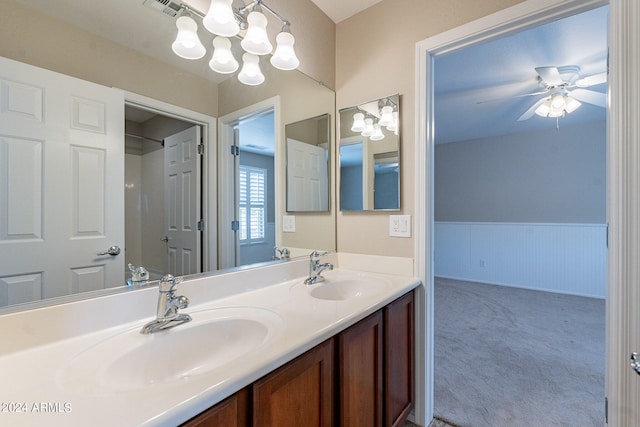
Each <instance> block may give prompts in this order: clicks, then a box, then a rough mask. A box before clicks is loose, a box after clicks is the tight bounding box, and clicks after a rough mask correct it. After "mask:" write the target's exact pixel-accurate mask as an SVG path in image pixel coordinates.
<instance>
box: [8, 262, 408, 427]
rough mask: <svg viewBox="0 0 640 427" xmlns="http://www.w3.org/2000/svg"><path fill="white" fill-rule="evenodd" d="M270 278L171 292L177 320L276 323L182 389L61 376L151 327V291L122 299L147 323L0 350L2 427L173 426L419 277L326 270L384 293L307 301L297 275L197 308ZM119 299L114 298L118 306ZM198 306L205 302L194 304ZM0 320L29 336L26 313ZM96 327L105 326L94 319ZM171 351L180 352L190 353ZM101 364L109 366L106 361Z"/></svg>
mask: <svg viewBox="0 0 640 427" xmlns="http://www.w3.org/2000/svg"><path fill="white" fill-rule="evenodd" d="M336 261H337V260H336ZM344 264H346V263H344ZM291 265H292V268H293V267H295V268H293V270H292V271H294V272H295V273H299V272H300V268H301V265H297V266H295V265H294V264H291ZM303 265H304V264H303ZM275 268H276V269H278V268H279V269H280V270H282V268H286V267H283V266H282V265H280V266H279V267H275ZM280 270H273V271H280ZM378 270H380V268H378ZM391 270H393V269H391ZM271 271H272V270H268V269H267V270H262V273H260V272H258V273H256V272H253V273H247V274H245V275H243V274H242V272H237V273H232V275H230V276H227V277H214V278H200V279H196V280H194V281H193V283H191V281H186V282H184V283H182V284H180V285H179V286H178V294H180V295H186V296H188V297H189V298H190V299H191V305H190V306H189V307H188V308H187V309H185V310H182V312H186V313H189V314H191V315H192V317H193V321H192V323H194V324H195V323H196V322H198V320H199V318H200V315H201V314H200V313H202V312H203V310H211V309H222V308H230V307H256V308H260V309H263V310H267V311H269V312H272V313H274V314H275V315H276V317H278V318H279V319H281V327H280V328H279V330H278V333H277V334H276V335H275V336H274V337H272V339H271V340H270V341H269V342H267V343H265V344H264V345H262V346H261V347H259V349H258V350H256V351H252V352H250V353H249V354H246V355H244V356H241V357H238V358H237V359H235V360H232V361H231V362H229V363H227V364H225V365H223V366H222V367H220V368H217V369H213V370H211V371H209V372H205V373H202V374H200V375H194V376H190V377H188V378H187V379H184V380H181V381H172V382H168V383H166V384H162V383H156V384H153V385H149V386H145V387H142V388H139V389H126V388H122V389H118V388H114V389H111V388H109V387H97V386H92V385H91V383H92V382H93V381H94V379H93V374H92V373H91V372H88V373H87V378H86V381H87V384H88V385H87V386H86V387H72V386H69V385H68V384H67V383H66V382H65V381H64V378H63V375H64V374H63V372H64V368H65V367H69V366H70V365H72V364H73V363H74V360H76V359H75V358H76V356H77V355H78V354H80V353H82V352H83V351H84V350H86V349H88V348H91V347H93V346H96V345H98V344H100V343H103V342H104V341H105V340H107V339H108V338H110V337H113V336H115V335H118V334H120V333H122V332H123V331H126V330H130V329H132V328H135V329H138V328H141V327H142V325H144V324H145V323H146V322H148V321H149V320H152V319H153V317H154V316H153V314H154V310H153V308H150V307H155V302H153V304H151V301H153V300H154V299H155V298H157V290H156V289H145V290H140V291H141V294H144V295H143V296H137V297H135V298H134V297H133V295H134V294H135V292H134V293H132V295H130V297H131V299H132V301H138V299H136V298H142V299H140V301H144V307H137V308H138V309H139V311H140V312H142V311H144V312H146V313H147V314H150V315H151V316H147V317H143V318H136V319H134V320H131V321H128V322H126V323H120V324H114V325H111V326H108V327H104V328H101V329H98V330H95V331H92V332H83V331H82V330H80V332H81V333H78V334H76V335H70V336H67V337H65V336H64V335H61V338H60V339H56V340H54V341H50V339H49V340H48V341H50V342H43V343H39V342H38V339H36V338H33V337H31V338H30V339H31V341H29V339H26V341H28V343H19V344H20V345H16V347H17V348H15V349H12V350H11V351H9V352H0V378H2V386H1V387H0V405H1V406H0V425H11V426H36V425H37V426H44V425H46V426H57V425H64V426H87V425H91V426H110V427H111V426H114V425H117V426H172V425H177V424H180V423H182V422H184V421H186V420H188V419H190V418H191V417H193V416H195V415H197V414H198V413H200V412H202V411H204V410H206V409H207V408H209V407H211V406H212V405H214V404H215V403H217V402H219V401H221V400H223V399H224V398H225V397H227V396H229V395H231V394H233V393H234V392H236V391H238V390H240V389H241V388H243V387H244V386H246V385H248V384H251V383H252V382H253V381H255V380H257V379H259V378H260V377H262V376H264V375H265V374H267V373H268V372H270V371H272V370H274V369H275V368H277V367H279V366H281V365H283V364H284V363H286V362H288V361H290V360H292V359H293V358H295V357H296V356H298V355H300V354H302V353H304V352H305V351H307V350H309V349H310V348H312V347H314V346H315V345H317V344H319V343H321V342H322V341H324V340H326V339H327V338H330V337H331V336H333V335H335V334H337V333H338V332H340V331H342V330H344V329H345V328H347V327H348V326H350V325H352V324H354V323H356V322H357V321H359V320H361V319H363V318H364V317H366V316H368V315H369V314H371V313H373V312H375V311H376V310H378V309H380V308H382V307H384V306H385V305H387V304H388V303H390V302H392V301H393V300H395V299H397V298H398V297H400V296H402V295H404V294H405V293H407V292H408V291H410V290H411V289H413V288H415V287H416V286H418V285H419V280H418V279H416V278H413V277H411V276H408V275H397V274H382V273H379V272H375V273H371V272H363V271H361V270H352V269H347V268H342V267H340V268H337V269H335V270H334V271H326V272H324V273H323V275H324V276H326V277H327V278H328V279H329V280H331V279H334V280H337V279H338V278H340V279H349V278H362V277H365V278H366V277H370V278H378V279H382V280H385V281H386V283H388V286H386V287H385V288H384V289H383V290H381V291H380V292H378V293H376V294H374V295H372V296H369V297H366V296H358V297H354V298H350V299H348V300H342V301H340V300H338V301H335V300H322V299H317V298H313V297H310V296H309V295H308V290H309V288H307V287H306V286H305V285H304V284H302V282H303V280H304V278H305V277H304V276H298V277H296V278H293V279H291V278H289V279H287V280H284V281H279V282H277V283H273V284H268V285H264V286H263V287H260V286H259V285H253V284H248V285H247V283H245V284H244V285H242V286H236V288H237V289H238V290H239V292H236V293H234V292H231V291H229V290H228V289H226V290H225V289H223V288H224V286H220V287H219V289H220V290H221V291H220V292H218V293H217V295H215V296H214V297H213V298H210V299H207V300H204V295H205V294H206V293H207V292H209V290H208V289H210V288H211V287H212V283H213V282H220V283H222V281H225V283H228V282H230V281H232V282H234V281H235V282H237V281H238V280H240V281H242V280H251V281H255V280H256V274H257V277H260V275H261V274H262V277H265V282H269V281H272V280H274V279H273V278H272V277H286V275H282V274H281V273H277V274H275V275H273V274H272V275H271V276H270V277H271V278H270V279H269V280H267V279H266V277H267V276H269V275H270V274H271V273H270V272H271ZM251 274H253V275H251ZM290 274H293V273H290ZM314 286H315V285H314ZM142 291H144V292H142ZM122 298H123V297H118V299H117V300H118V301H119V303H120V304H122ZM202 300H204V301H205V302H203V303H200V304H198V303H197V302H198V301H202ZM77 304H82V303H77ZM140 304H142V303H140ZM134 308H136V307H134ZM75 309H77V307H76V308H75ZM85 310H87V309H85ZM104 310H105V311H106V312H107V315H110V316H114V315H115V316H117V312H118V311H117V308H116V309H114V308H113V307H106V308H105V309H104ZM149 310H151V312H149ZM49 311H50V312H47V309H44V313H34V316H35V318H36V320H38V321H41V319H42V318H46V317H47V316H48V317H49V322H53V323H55V322H57V321H58V320H60V318H61V317H62V316H60V315H56V314H57V313H58V312H56V311H51V310H49ZM89 311H90V310H89ZM45 315H47V316H45ZM52 315H53V316H55V318H52ZM87 315H88V316H95V317H100V316H104V315H105V314H104V313H103V312H101V313H98V312H94V313H87ZM3 317H5V316H0V328H2V330H3V335H7V330H6V329H5V328H6V327H13V328H17V327H19V328H21V329H22V330H21V331H15V334H14V335H13V336H14V337H15V338H16V339H17V340H18V341H20V335H21V334H26V335H29V329H30V328H33V327H34V325H33V324H30V323H29V322H30V321H29V320H25V315H24V314H23V315H21V316H20V322H18V321H17V320H16V319H10V318H6V319H3ZM77 317H78V316H77V314H76V321H77V322H83V320H82V319H80V318H77ZM123 317H125V318H126V317H127V316H123ZM3 320H5V321H4V322H3ZM70 321H73V316H71V315H68V316H65V317H64V322H70ZM64 322H63V323H64ZM95 323H96V324H101V325H102V324H103V323H101V321H100V320H96V321H95ZM48 327H50V326H48ZM180 327H181V326H178V327H176V328H175V329H174V330H177V329H178V328H180ZM71 329H73V327H71ZM36 335H37V334H36ZM47 335H51V334H47ZM145 338H148V336H145V335H140V339H145ZM9 339H11V338H9ZM176 351H180V352H188V351H189V348H180V349H176ZM104 356H105V359H108V356H109V355H108V354H106V355H104ZM149 363H153V360H149ZM95 364H96V370H97V369H98V368H99V367H100V366H101V361H100V360H96V361H95Z"/></svg>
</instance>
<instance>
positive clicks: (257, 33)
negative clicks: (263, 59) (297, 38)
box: [240, 10, 273, 55]
mask: <svg viewBox="0 0 640 427" xmlns="http://www.w3.org/2000/svg"><path fill="white" fill-rule="evenodd" d="M247 22H248V24H249V28H247V33H246V34H245V36H244V39H242V41H241V42H240V45H241V46H242V48H243V49H244V50H246V51H247V52H249V53H252V54H254V55H266V54H268V53H271V51H272V50H273V46H272V45H271V42H270V41H269V37H268V36H267V17H266V16H264V15H263V14H262V13H260V12H258V11H255V10H254V11H253V12H251V13H250V14H249V16H247Z"/></svg>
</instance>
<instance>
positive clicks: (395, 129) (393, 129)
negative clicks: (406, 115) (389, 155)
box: [387, 111, 400, 135]
mask: <svg viewBox="0 0 640 427" xmlns="http://www.w3.org/2000/svg"><path fill="white" fill-rule="evenodd" d="M399 116H400V114H398V112H397V111H394V112H393V113H391V117H393V121H392V122H391V123H390V124H389V125H388V126H387V130H388V131H389V132H396V135H397V134H398V133H397V132H398V127H399V126H400V125H399V124H398V121H399V120H398V119H399Z"/></svg>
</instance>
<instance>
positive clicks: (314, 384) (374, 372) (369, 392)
mask: <svg viewBox="0 0 640 427" xmlns="http://www.w3.org/2000/svg"><path fill="white" fill-rule="evenodd" d="M413 404H414V296H413V291H412V292H409V293H407V294H406V295H404V296H402V297H400V298H398V299H397V300H395V301H394V302H392V303H391V304H389V305H387V306H386V307H384V308H383V309H382V310H379V311H377V312H376V313H374V314H372V315H370V316H369V317H367V318H365V319H364V320H361V321H360V322H358V323H356V324H355V325H353V326H351V327H349V328H348V329H346V330H344V331H343V332H341V333H340V334H338V335H337V337H333V338H331V339H329V340H327V341H325V342H323V343H322V344H319V345H318V346H316V347H314V348H313V349H311V350H309V351H307V352H306V353H304V354H303V355H301V356H299V357H297V358H296V359H294V360H292V361H291V362H289V363H287V364H286V365H284V366H282V367H280V368H278V369H276V370H275V371H273V372H271V373H269V374H267V375H266V376H264V377H263V378H261V379H259V380H258V381H256V382H254V383H253V384H252V385H249V386H247V387H246V388H245V389H243V390H241V391H239V392H238V393H236V394H234V395H233V396H231V397H229V398H228V399H226V400H224V401H223V402H221V403H219V404H217V405H215V406H214V407H212V408H210V409H209V410H207V411H205V412H203V413H202V414H200V415H198V416H196V417H194V418H193V419H191V420H189V421H188V422H187V423H185V424H183V426H187V427H196V426H198V427H251V426H253V427H298V426H305V427H307V426H311V427H331V426H340V427H346V426H348V427H382V426H384V427H399V426H401V425H402V424H403V423H404V422H405V420H406V418H407V416H408V415H409V413H410V412H411V410H412V409H413Z"/></svg>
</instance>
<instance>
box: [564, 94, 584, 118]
mask: <svg viewBox="0 0 640 427" xmlns="http://www.w3.org/2000/svg"><path fill="white" fill-rule="evenodd" d="M581 105H582V103H581V102H580V101H578V100H577V99H575V98H573V97H571V96H565V97H564V109H565V110H567V113H569V114H571V113H573V112H574V111H576V110H577V109H578V108H580V106H581Z"/></svg>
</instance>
